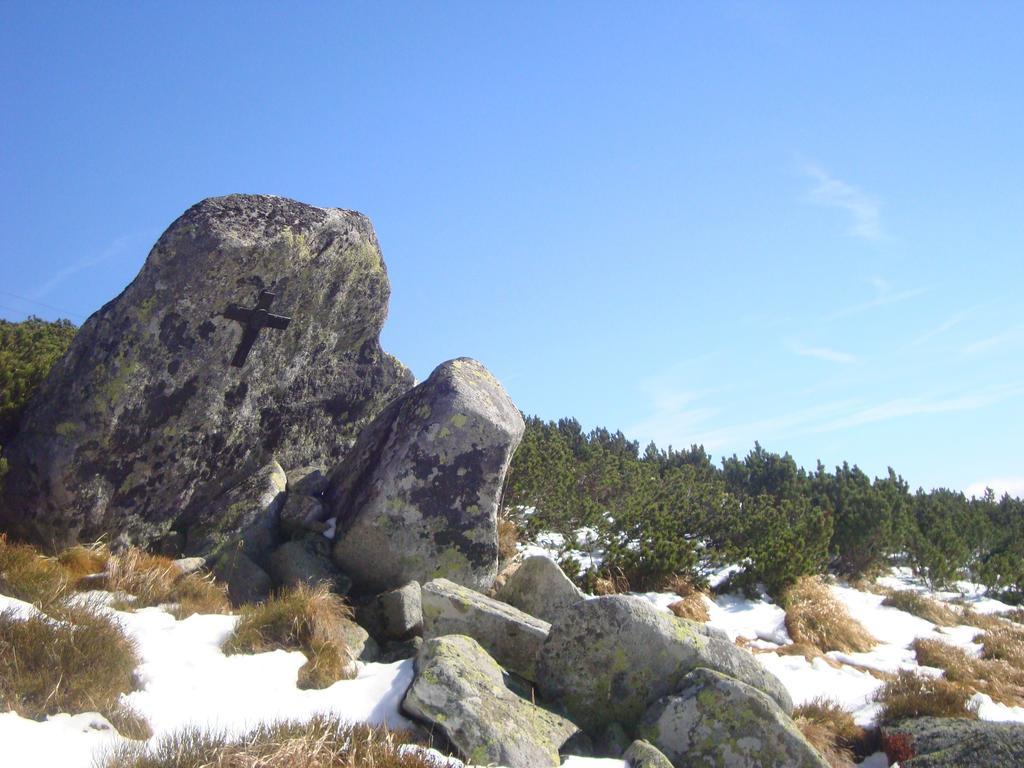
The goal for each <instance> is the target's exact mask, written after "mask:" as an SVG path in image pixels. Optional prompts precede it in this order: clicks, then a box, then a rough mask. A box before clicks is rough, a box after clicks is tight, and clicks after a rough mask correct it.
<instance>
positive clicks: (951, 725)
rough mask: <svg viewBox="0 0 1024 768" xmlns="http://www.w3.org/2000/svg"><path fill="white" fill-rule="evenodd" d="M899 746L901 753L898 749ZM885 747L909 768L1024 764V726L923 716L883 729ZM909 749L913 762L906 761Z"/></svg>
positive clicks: (989, 766) (982, 767)
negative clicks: (906, 750) (905, 750)
mask: <svg viewBox="0 0 1024 768" xmlns="http://www.w3.org/2000/svg"><path fill="white" fill-rule="evenodd" d="M897 744H898V745H899V748H900V751H899V752H897V750H896V749H894V747H897ZM882 745H883V746H884V747H886V751H887V752H893V753H894V756H897V755H898V756H899V757H900V758H901V759H900V765H901V766H905V768H961V767H962V766H970V768H1000V767H1001V766H1010V765H1024V724H1021V723H990V722H984V721H981V720H967V719H964V718H952V717H920V718H915V719H912V720H902V721H900V722H898V723H895V724H893V725H887V726H885V727H883V728H882ZM905 748H909V754H910V755H912V757H911V758H910V759H907V758H906V754H907V753H906V752H904V751H902V750H903V749H905Z"/></svg>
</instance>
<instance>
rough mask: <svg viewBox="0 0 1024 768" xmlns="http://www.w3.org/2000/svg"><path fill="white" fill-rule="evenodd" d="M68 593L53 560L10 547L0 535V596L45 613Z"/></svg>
mask: <svg viewBox="0 0 1024 768" xmlns="http://www.w3.org/2000/svg"><path fill="white" fill-rule="evenodd" d="M71 591H72V584H71V580H70V579H69V578H68V575H67V572H66V571H65V570H64V567H63V566H61V564H60V563H59V562H57V560H55V559H54V558H52V557H43V556H42V555H40V554H39V553H38V552H37V551H36V549H35V547H32V546H29V545H28V544H12V543H10V542H8V541H7V537H6V536H4V535H3V534H2V533H0V594H4V595H7V596H8V597H16V598H18V599H19V600H24V601H25V602H28V603H32V604H33V605H35V606H36V607H38V608H41V609H42V610H44V611H46V610H49V609H50V608H52V607H54V606H57V605H59V604H60V603H62V602H63V601H64V599H65V598H66V597H67V596H68V595H69V594H70V593H71Z"/></svg>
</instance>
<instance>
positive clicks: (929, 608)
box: [882, 589, 963, 627]
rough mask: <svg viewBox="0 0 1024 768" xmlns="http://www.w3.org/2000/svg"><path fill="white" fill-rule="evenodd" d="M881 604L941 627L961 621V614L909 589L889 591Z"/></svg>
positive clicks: (950, 625)
mask: <svg viewBox="0 0 1024 768" xmlns="http://www.w3.org/2000/svg"><path fill="white" fill-rule="evenodd" d="M882 605H888V606H891V607H892V608H897V609H899V610H901V611H903V612H905V613H909V614H911V615H913V616H917V617H918V618H921V619H924V620H925V621H930V622H931V623H932V624H938V625H940V626H943V627H955V626H956V625H957V624H960V623H961V622H962V621H963V614H962V613H961V612H958V611H954V610H953V609H952V608H950V607H949V606H948V605H943V604H942V603H941V602H939V601H938V600H933V599H932V598H930V597H925V596H924V595H922V594H921V593H919V592H914V591H913V590H910V589H897V590H893V591H891V592H889V594H888V596H887V597H886V598H885V600H883V601H882Z"/></svg>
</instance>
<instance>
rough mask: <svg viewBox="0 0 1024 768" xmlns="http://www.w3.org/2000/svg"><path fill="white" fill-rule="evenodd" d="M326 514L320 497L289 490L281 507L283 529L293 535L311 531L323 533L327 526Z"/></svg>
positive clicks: (285, 532)
mask: <svg viewBox="0 0 1024 768" xmlns="http://www.w3.org/2000/svg"><path fill="white" fill-rule="evenodd" d="M326 515H327V513H326V511H325V510H324V505H323V502H322V501H320V499H316V498H313V497H312V496H303V495H302V494H299V493H293V492H291V491H289V492H288V498H286V499H285V501H284V506H283V507H281V531H282V532H283V533H284V534H285V536H293V537H294V536H301V535H302V534H304V533H309V532H310V531H312V532H314V533H322V532H323V531H324V530H325V529H326V528H327V523H326V520H325V518H326Z"/></svg>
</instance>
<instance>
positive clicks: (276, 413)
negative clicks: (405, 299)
mask: <svg viewBox="0 0 1024 768" xmlns="http://www.w3.org/2000/svg"><path fill="white" fill-rule="evenodd" d="M263 290H267V291H270V292H272V293H274V294H275V298H274V299H273V303H272V304H271V306H270V308H269V311H270V313H273V314H278V315H283V316H288V317H290V318H291V322H290V323H289V324H288V326H287V328H286V329H284V330H280V329H278V328H274V327H264V328H263V329H262V330H260V331H259V332H258V334H257V335H256V339H255V342H254V344H253V345H252V348H251V351H250V352H249V354H248V357H247V358H246V360H245V362H244V364H243V365H242V366H241V367H235V366H232V365H231V362H232V359H233V358H234V356H235V354H236V352H237V350H238V348H239V342H240V340H241V339H242V337H243V326H242V323H240V322H238V321H236V320H234V319H230V318H229V317H226V316H225V312H227V311H228V307H229V305H231V304H233V303H234V304H237V305H239V306H240V307H243V308H253V307H255V306H256V304H257V298H258V296H259V294H260V292H261V291H263ZM389 293H390V287H389V284H388V279H387V273H386V271H385V267H384V262H383V260H382V259H381V255H380V250H379V247H378V245H377V239H376V236H375V235H374V232H373V228H372V226H371V224H370V222H369V220H368V219H367V218H366V217H364V216H362V215H360V214H358V213H355V212H353V211H345V210H340V209H327V208H315V207H313V206H309V205H305V204H303V203H298V202H295V201H293V200H287V199H284V198H280V197H269V196H257V195H231V196H228V197H220V198H211V199H209V200H204V201H203V202H201V203H199V204H197V205H195V206H193V207H192V208H190V209H189V210H188V211H186V212H185V213H184V214H183V215H182V216H181V217H180V218H179V219H178V220H177V221H175V222H174V223H173V224H172V225H171V226H170V228H169V229H168V230H167V231H166V232H165V233H164V234H163V235H162V236H161V237H160V239H159V240H158V241H157V243H156V245H155V246H154V247H153V250H152V251H151V252H150V254H149V257H148V258H147V260H146V263H145V266H143V268H142V271H141V272H140V273H139V275H138V276H137V277H136V278H135V280H134V281H133V282H132V283H131V285H129V286H128V287H127V288H126V289H125V290H124V292H122V293H121V295H120V296H118V297H117V298H116V299H114V300H113V301H111V302H109V303H108V304H106V305H105V306H104V307H103V308H102V309H100V310H99V311H98V312H96V313H95V314H93V315H92V317H90V318H89V319H88V320H87V321H86V323H85V324H84V325H83V326H82V328H81V329H80V330H79V331H78V333H77V334H76V335H75V338H74V341H73V342H72V344H71V347H70V348H69V349H68V352H67V353H66V354H65V355H64V356H63V357H62V358H61V359H60V360H59V361H58V362H57V364H56V365H55V366H54V367H53V369H52V370H51V372H50V374H49V376H48V377H47V379H46V381H45V382H44V384H43V385H42V386H41V388H40V390H39V392H38V394H37V395H36V397H35V398H34V400H33V402H32V404H31V406H30V407H29V409H28V411H27V413H26V414H25V417H24V419H23V422H22V428H21V431H20V433H19V435H18V436H17V438H16V439H15V440H14V441H13V442H12V443H11V445H9V446H5V457H6V458H7V460H8V462H9V463H10V470H11V471H10V474H9V475H8V478H7V483H6V495H5V498H4V499H3V500H2V502H0V525H2V526H3V527H6V528H8V529H11V530H14V531H15V532H17V533H18V534H20V535H23V536H25V537H27V538H30V539H32V540H34V541H36V542H37V543H40V544H42V545H44V546H46V547H49V548H59V547H63V546H65V545H68V544H72V543H74V542H76V541H95V540H97V539H99V538H100V537H106V539H107V541H109V542H110V543H112V544H127V543H131V544H137V545H142V546H147V545H150V544H151V543H153V542H155V541H157V540H159V539H161V538H163V537H165V536H167V535H168V534H172V533H174V532H178V533H184V532H190V528H191V526H192V525H193V523H194V522H195V521H196V519H197V518H201V517H202V515H203V511H204V510H205V509H207V508H208V507H209V505H210V503H211V501H212V500H215V499H217V498H218V497H219V496H220V495H221V494H222V493H223V491H224V489H225V488H231V487H232V486H234V485H236V484H237V483H238V482H239V480H240V479H241V478H244V477H246V476H248V475H250V474H251V473H252V472H253V471H254V469H255V468H257V467H260V466H263V465H265V464H267V463H268V462H269V461H270V460H271V459H276V460H277V461H279V462H281V463H282V464H284V465H285V466H290V467H294V466H301V465H304V464H309V463H311V462H312V461H314V460H316V461H325V462H328V463H331V464H334V463H336V462H337V461H338V460H340V458H341V457H342V455H343V453H344V452H345V448H346V446H347V445H349V443H350V441H351V440H353V439H354V438H355V436H356V435H357V434H358V433H359V431H360V430H361V428H362V427H363V426H364V425H365V424H367V423H368V422H369V421H370V419H372V418H373V417H374V416H375V415H376V414H377V413H378V412H379V411H380V409H381V408H382V407H383V406H384V404H386V403H387V402H389V401H390V400H391V399H393V398H394V397H396V396H397V395H399V394H401V393H403V392H404V391H406V390H407V389H408V388H409V387H410V386H411V385H412V376H411V374H410V373H409V371H408V370H406V369H405V368H404V367H403V366H402V365H401V364H400V363H398V361H396V360H395V359H394V358H392V357H390V356H388V355H386V354H385V353H384V352H383V351H382V350H381V347H380V343H379V340H378V336H379V333H380V329H381V326H382V324H383V322H384V318H385V316H386V313H387V303H388V297H389ZM228 314H232V313H231V312H228ZM261 317H262V316H261Z"/></svg>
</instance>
